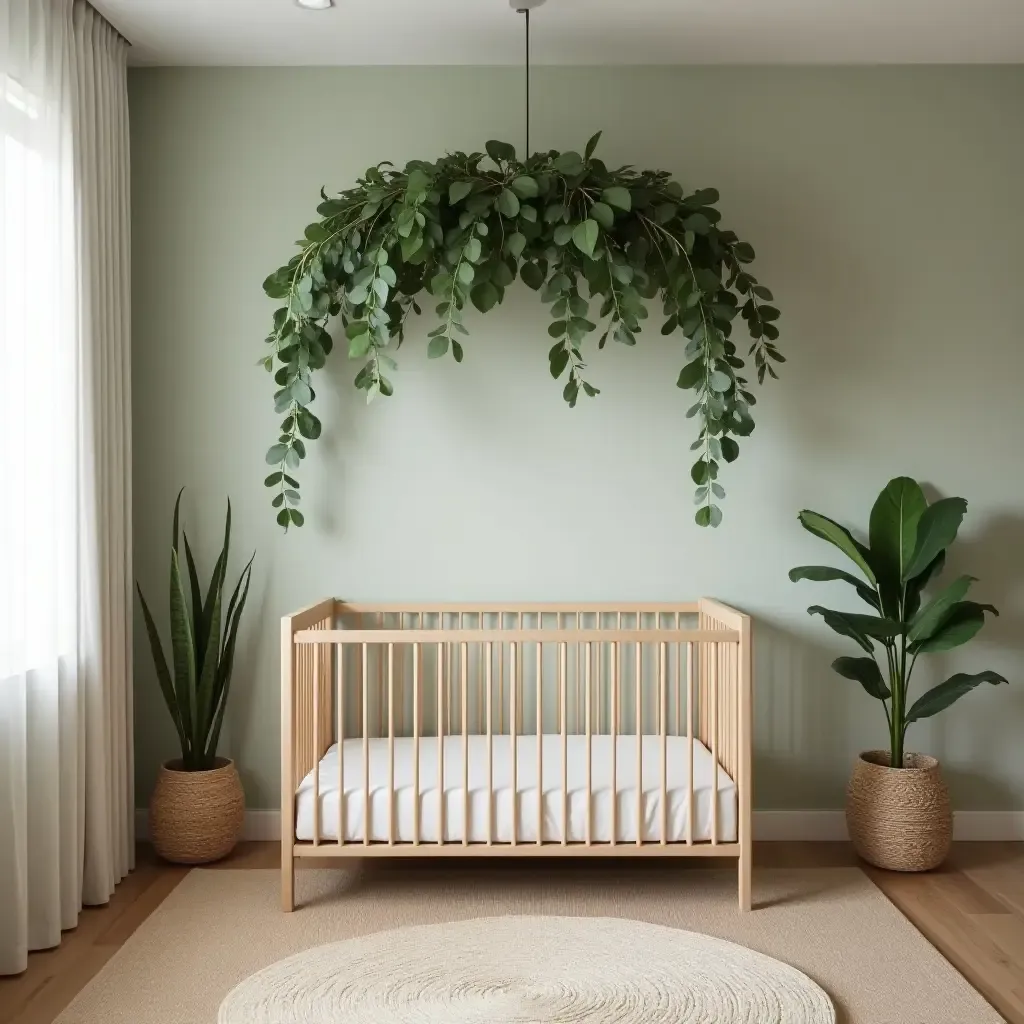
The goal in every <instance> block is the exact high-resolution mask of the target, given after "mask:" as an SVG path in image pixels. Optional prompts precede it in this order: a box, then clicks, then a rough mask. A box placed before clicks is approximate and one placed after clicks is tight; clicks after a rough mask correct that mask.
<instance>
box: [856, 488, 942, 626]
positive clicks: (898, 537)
mask: <svg viewBox="0 0 1024 1024" xmlns="http://www.w3.org/2000/svg"><path fill="white" fill-rule="evenodd" d="M927 507H928V503H927V502H926V501H925V497H924V492H923V491H922V490H921V487H920V485H919V484H918V482H917V481H916V480H913V479H911V478H910V477H909V476H899V477H896V478H895V479H894V480H890V481H889V483H888V484H887V485H886V486H885V488H884V490H883V491H882V493H881V494H879V496H878V499H877V500H876V501H875V504H874V507H873V508H872V509H871V519H870V526H869V530H868V537H869V539H870V543H871V556H870V557H871V565H872V566H873V568H874V570H875V574H876V575H877V576H878V578H879V579H880V580H881V581H882V583H883V587H885V588H886V589H888V590H892V591H893V593H892V594H891V595H888V594H887V595H886V597H887V601H886V604H887V605H889V604H892V605H893V607H894V608H895V602H896V601H897V600H898V598H899V594H898V592H897V591H898V589H899V585H900V584H901V583H902V581H903V579H904V572H905V571H906V569H907V566H908V565H910V560H911V558H913V555H914V548H915V546H916V544H917V524H918V522H919V521H920V519H921V516H922V514H923V513H924V511H925V509H926V508H927ZM890 598H891V599H890Z"/></svg>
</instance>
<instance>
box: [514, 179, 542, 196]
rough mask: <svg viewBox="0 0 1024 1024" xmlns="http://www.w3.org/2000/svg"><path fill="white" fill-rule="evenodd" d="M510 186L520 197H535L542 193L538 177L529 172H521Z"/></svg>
mask: <svg viewBox="0 0 1024 1024" xmlns="http://www.w3.org/2000/svg"><path fill="white" fill-rule="evenodd" d="M510 187H511V189H512V191H513V192H515V194H516V195H517V196H519V198H520V199H533V198H534V196H536V195H538V194H539V193H540V188H539V187H538V185H537V179H536V178H531V177H530V176H529V175H528V174H521V175H520V176H519V177H518V178H513V179H512V184H511V186H510Z"/></svg>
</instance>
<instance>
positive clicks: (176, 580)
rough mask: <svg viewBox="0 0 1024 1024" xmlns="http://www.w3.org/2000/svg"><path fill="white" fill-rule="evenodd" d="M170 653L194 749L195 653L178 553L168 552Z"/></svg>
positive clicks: (178, 697)
mask: <svg viewBox="0 0 1024 1024" xmlns="http://www.w3.org/2000/svg"><path fill="white" fill-rule="evenodd" d="M171 654H172V657H173V661H174V695H175V699H176V700H177V704H178V714H179V715H181V725H182V728H183V729H184V730H185V735H186V736H187V737H188V739H189V745H190V751H191V750H192V749H194V748H192V741H193V740H194V738H195V731H194V726H195V716H196V651H195V643H194V641H193V638H192V626H191V624H190V623H189V615H188V605H187V604H186V602H185V591H184V589H183V588H182V585H181V569H180V567H179V565H178V552H177V551H172V552H171ZM186 760H187V757H186Z"/></svg>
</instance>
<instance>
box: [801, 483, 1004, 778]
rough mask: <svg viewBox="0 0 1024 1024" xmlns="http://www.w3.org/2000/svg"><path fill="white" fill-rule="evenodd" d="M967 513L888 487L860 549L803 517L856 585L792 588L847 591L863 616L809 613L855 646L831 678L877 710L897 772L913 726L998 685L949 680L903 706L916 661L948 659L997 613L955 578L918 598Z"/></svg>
mask: <svg viewBox="0 0 1024 1024" xmlns="http://www.w3.org/2000/svg"><path fill="white" fill-rule="evenodd" d="M966 512H967V502H966V501H965V500H964V499H963V498H942V499H940V500H938V501H935V502H932V503H931V504H928V501H927V500H926V498H925V496H924V493H923V491H922V490H921V487H920V485H919V484H918V483H917V481H915V480H912V479H911V478H910V477H897V478H896V479H895V480H890V481H889V483H888V485H887V486H886V487H885V489H884V490H883V491H882V493H881V494H880V495H879V496H878V500H877V501H876V502H875V504H874V507H873V508H872V510H871V517H870V520H869V525H868V543H867V544H866V545H865V544H863V543H862V542H861V541H859V540H857V539H856V538H855V537H854V536H853V534H852V533H850V531H849V530H847V529H845V528H844V527H842V526H840V525H839V524H838V523H836V522H833V520H831V519H828V518H827V517H826V516H823V515H820V514H819V513H817V512H811V511H808V510H806V509H805V510H804V511H803V512H801V513H800V516H799V519H800V523H801V525H802V526H803V527H804V529H805V530H808V531H809V532H810V533H813V534H814V535H815V536H816V537H820V538H821V539H822V540H826V541H828V542H829V543H830V544H832V545H833V546H834V547H836V548H838V549H839V550H840V551H841V552H842V553H843V554H844V555H845V556H846V557H847V558H848V559H849V560H850V561H851V562H852V563H853V565H854V566H855V567H856V569H857V570H858V573H859V575H856V574H854V573H850V572H847V571H845V570H843V569H834V568H832V567H831V566H825V565H801V566H797V568H795V569H792V570H790V573H789V578H790V579H791V580H793V581H794V582H796V581H797V580H814V581H832V580H840V581H842V582H845V583H849V584H850V586H852V587H853V588H854V590H855V591H856V592H857V596H858V597H860V599H861V600H862V601H863V602H864V603H865V604H867V605H869V606H870V607H871V609H872V610H871V612H870V613H867V614H864V613H855V612H846V611H834V610H833V609H831V608H823V607H822V606H821V605H817V604H816V605H812V606H811V607H810V608H808V609H807V611H808V612H809V613H810V614H811V615H820V616H821V617H822V618H823V619H824V620H825V623H826V625H828V626H829V627H831V628H832V629H833V630H834V631H835V632H836V633H839V634H840V635H841V636H844V637H848V638H849V639H851V640H853V641H854V642H855V643H856V644H857V645H858V646H859V647H860V648H861V650H862V651H864V655H863V656H861V657H856V658H852V657H843V658H837V659H836V660H835V661H834V662H832V668H833V669H835V671H836V672H838V673H839V675H841V676H844V677H845V678H847V679H853V680H855V681H857V682H859V683H860V684H861V686H863V687H864V689H865V690H866V691H867V692H868V693H869V694H870V695H871V696H872V697H874V698H876V699H877V700H879V701H881V702H882V707H883V708H884V709H885V717H886V721H887V722H888V725H889V748H890V761H889V763H890V764H891V765H892V766H893V767H896V768H900V767H902V766H903V754H904V741H905V739H906V734H907V729H908V728H909V726H911V725H912V724H913V723H914V722H918V721H920V720H921V719H923V718H930V717H931V716H932V715H935V714H938V713H939V712H940V711H944V710H945V709H946V708H948V707H949V706H950V705H951V704H953V703H954V702H955V701H957V700H959V699H960V698H961V697H962V696H964V694H966V693H969V692H970V691H971V690H973V689H974V688H975V687H976V686H979V685H981V684H982V683H992V684H998V683H1005V682H1006V679H1005V677H1003V676H1001V675H1000V674H999V673H998V672H992V671H985V672H975V673H968V672H957V673H955V674H954V675H952V676H950V677H949V678H948V679H947V680H946V681H945V682H942V683H939V684H938V685H937V686H934V687H932V689H930V690H928V691H926V692H925V693H923V694H922V695H921V696H920V697H918V698H917V700H915V701H914V702H913V704H910V705H909V706H908V701H909V688H910V679H911V676H912V674H913V672H914V667H915V665H916V664H917V659H918V658H919V657H920V656H921V655H922V654H935V653H938V652H941V651H951V650H953V649H954V648H956V647H960V646H961V645H962V644H965V643H967V641H968V640H971V639H972V638H973V637H974V636H975V635H976V634H977V633H978V631H979V630H980V629H981V627H982V626H983V625H984V624H985V615H986V613H989V612H991V614H993V615H998V614H999V613H998V612H997V611H996V609H995V608H994V607H993V606H992V605H990V604H977V603H975V602H974V601H967V600H964V598H965V597H966V595H967V591H968V590H969V589H970V586H971V584H972V583H974V582H976V580H975V578H974V577H973V576H958V577H957V578H956V579H955V580H953V581H952V582H950V583H946V584H945V586H943V587H941V588H940V589H938V590H936V591H935V592H934V593H933V594H931V596H926V594H925V590H926V588H929V587H930V586H931V584H932V583H934V581H935V580H936V579H937V577H938V576H939V574H940V573H941V572H942V570H943V567H944V566H945V562H946V550H947V548H949V546H950V545H951V544H952V543H953V541H954V540H955V539H956V535H957V531H958V530H959V529H960V524H961V523H962V522H963V518H964V515H965V513H966Z"/></svg>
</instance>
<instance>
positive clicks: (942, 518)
mask: <svg viewBox="0 0 1024 1024" xmlns="http://www.w3.org/2000/svg"><path fill="white" fill-rule="evenodd" d="M966 512H967V502H966V501H965V500H964V499H963V498H941V499H940V500H939V501H936V502H935V503H934V504H932V505H929V506H928V508H926V509H925V511H924V513H923V515H922V516H921V519H920V521H919V522H918V524H917V544H916V546H915V548H914V557H913V558H912V559H911V560H910V565H909V566H907V568H906V570H905V571H904V573H903V579H904V580H911V579H913V578H914V577H915V576H916V575H917V574H918V573H922V572H924V571H925V570H926V569H927V568H928V566H929V565H930V564H931V562H932V559H933V558H935V556H936V555H937V554H938V553H939V552H940V551H945V550H946V548H948V547H949V545H950V544H952V543H953V541H954V540H956V534H957V530H959V529H960V524H961V523H962V522H963V519H964V515H965V514H966Z"/></svg>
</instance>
